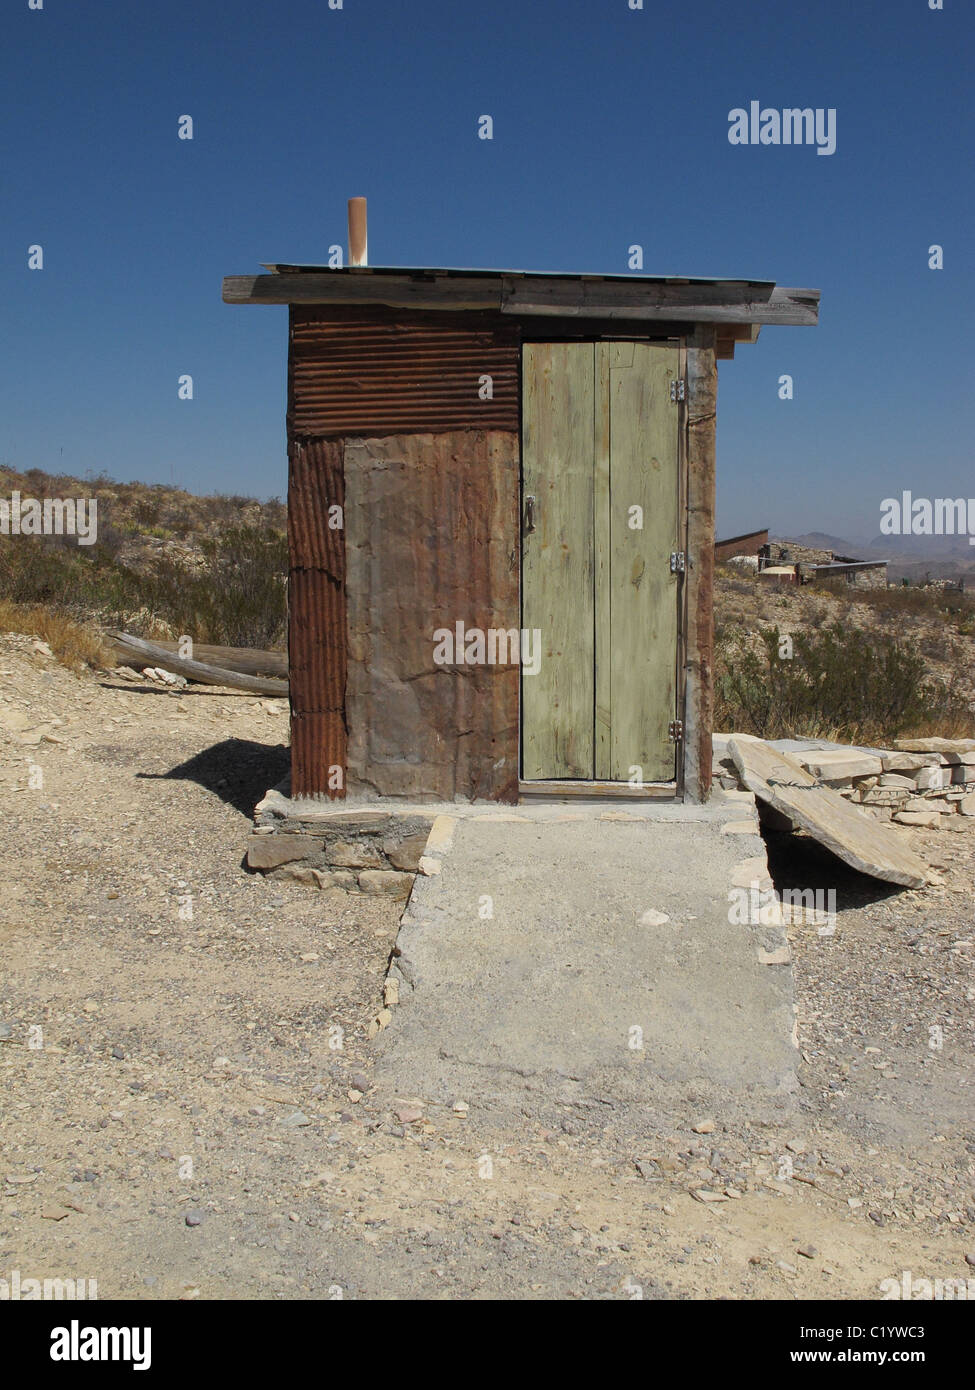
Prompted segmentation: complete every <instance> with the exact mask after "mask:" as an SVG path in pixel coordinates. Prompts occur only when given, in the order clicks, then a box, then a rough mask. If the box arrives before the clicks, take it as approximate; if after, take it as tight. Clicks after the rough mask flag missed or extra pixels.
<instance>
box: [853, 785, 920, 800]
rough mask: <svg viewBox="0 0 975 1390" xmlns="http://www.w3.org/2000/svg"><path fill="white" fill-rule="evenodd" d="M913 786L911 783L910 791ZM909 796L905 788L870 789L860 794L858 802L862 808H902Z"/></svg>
mask: <svg viewBox="0 0 975 1390" xmlns="http://www.w3.org/2000/svg"><path fill="white" fill-rule="evenodd" d="M913 790H914V784H913V782H912V783H911V791H913ZM909 796H910V792H909V791H908V790H907V788H906V787H870V788H868V790H867V791H865V792H862V793H861V795H860V801H861V803H862V804H863V805H864V806H903V804H904V802H905V801H906V800H907V798H908V797H909Z"/></svg>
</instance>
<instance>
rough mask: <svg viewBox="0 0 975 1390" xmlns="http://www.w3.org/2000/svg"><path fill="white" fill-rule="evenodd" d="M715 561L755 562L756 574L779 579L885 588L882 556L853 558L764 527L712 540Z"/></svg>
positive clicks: (748, 563)
mask: <svg viewBox="0 0 975 1390" xmlns="http://www.w3.org/2000/svg"><path fill="white" fill-rule="evenodd" d="M714 558H715V562H716V563H717V564H738V565H742V566H744V567H754V566H755V565H757V567H758V572H759V574H762V575H767V577H768V578H769V579H770V580H771V579H776V580H778V581H779V582H783V581H785V582H791V583H795V584H817V583H819V584H821V583H823V581H825V580H837V579H843V580H845V581H846V583H847V584H849V585H850V586H851V587H852V588H856V589H886V587H887V562H886V560H857V559H856V558H855V557H854V556H852V555H837V554H836V552H835V551H833V550H825V549H822V548H820V547H817V546H812V545H801V544H800V543H799V542H798V541H790V540H779V539H776V538H775V537H772V538H770V537H769V533H768V531H767V530H763V531H746V532H744V533H743V534H742V535H740V536H730V537H729V538H728V539H727V540H723V541H716V542H715V545H714Z"/></svg>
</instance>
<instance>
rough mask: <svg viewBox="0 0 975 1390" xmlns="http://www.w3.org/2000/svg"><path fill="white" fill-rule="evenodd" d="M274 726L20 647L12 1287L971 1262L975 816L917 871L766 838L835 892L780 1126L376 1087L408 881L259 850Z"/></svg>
mask: <svg viewBox="0 0 975 1390" xmlns="http://www.w3.org/2000/svg"><path fill="white" fill-rule="evenodd" d="M286 739H287V717H286V710H285V708H284V704H283V702H281V701H274V700H260V701H257V700H254V699H253V697H251V696H242V695H240V694H237V693H234V692H229V691H219V690H214V689H202V688H196V687H194V688H191V689H189V690H185V691H181V692H169V691H166V690H163V689H160V688H159V687H158V686H153V685H151V684H150V683H149V682H147V681H142V680H138V679H137V680H131V679H129V678H127V677H125V676H123V675H122V674H121V673H111V674H107V675H106V674H101V675H91V674H86V675H81V676H78V675H74V674H72V673H70V672H68V671H65V670H64V669H62V668H61V667H59V666H58V665H57V664H56V663H55V662H54V661H53V660H52V659H50V658H49V657H48V656H47V655H45V654H44V653H43V652H42V651H38V650H36V649H35V646H34V644H33V643H32V642H31V641H30V639H27V638H23V637H14V636H9V635H8V636H4V637H0V748H2V751H3V765H2V790H3V794H4V797H5V803H6V807H7V815H6V818H5V825H4V831H5V833H4V837H3V856H4V873H3V877H4V884H5V890H6V891H5V893H4V895H3V898H2V902H0V950H2V960H3V971H2V984H0V1069H2V1075H0V1096H2V1100H0V1105H2V1116H0V1126H2V1145H3V1156H2V1167H0V1278H5V1279H9V1277H10V1273H11V1271H13V1270H19V1272H20V1276H21V1278H22V1279H23V1278H27V1277H35V1278H44V1277H51V1278H53V1277H73V1278H89V1279H96V1280H97V1286H98V1293H99V1296H100V1297H102V1298H107V1297H121V1298H130V1299H156V1298H165V1299H180V1298H184V1299H185V1298H215V1299H226V1298H252V1299H263V1298H285V1299H297V1298H329V1297H331V1298H337V1297H359V1298H363V1297H366V1298H398V1299H406V1298H557V1299H580V1298H587V1299H588V1298H634V1297H639V1296H642V1297H644V1298H714V1297H726V1298H749V1299H751V1298H756V1299H777V1298H782V1299H793V1298H801V1297H809V1296H814V1297H825V1298H843V1297H853V1298H877V1297H878V1296H879V1292H878V1286H879V1283H880V1281H881V1280H883V1279H885V1278H889V1277H900V1274H901V1271H903V1270H905V1269H907V1270H910V1271H911V1272H912V1274H913V1275H914V1277H930V1278H936V1277H937V1278H948V1279H957V1278H965V1277H967V1276H968V1275H971V1276H972V1277H973V1280H975V1269H973V1268H972V1266H971V1265H970V1264H969V1263H966V1255H968V1256H971V1259H972V1260H973V1261H975V1232H973V1230H972V1222H973V1221H975V1120H973V1106H972V1084H971V1079H972V1056H973V1037H972V1008H971V1004H972V999H973V997H975V996H973V989H972V950H971V944H972V921H971V899H972V881H973V860H975V834H973V835H971V836H970V837H969V836H967V835H964V834H955V833H949V832H941V833H939V834H934V833H932V832H924V833H921V834H915V832H909V833H911V835H912V836H915V838H914V839H913V843H914V844H915V845H916V847H917V848H918V849H919V851H920V852H921V854H922V855H923V856H925V857H926V858H927V859H928V861H929V862H933V863H936V864H939V865H941V872H942V875H943V877H944V878H945V885H944V886H943V887H939V888H934V889H926V890H925V891H924V892H923V893H907V892H900V891H888V890H887V889H886V888H885V887H884V886H883V885H878V884H875V883H872V882H871V881H869V880H865V879H863V878H861V877H859V876H857V875H855V874H852V873H847V872H846V871H845V870H843V869H842V868H841V867H840V866H838V865H837V863H836V861H834V860H832V859H830V858H829V857H828V856H826V855H824V854H822V853H821V852H819V851H818V849H817V847H815V846H810V845H808V844H804V843H803V842H802V841H801V840H797V839H795V838H790V839H789V841H788V842H782V841H772V840H771V839H770V861H771V864H772V867H773V872H774V874H775V877H776V881H777V883H778V884H779V886H784V885H786V884H790V883H795V884H801V885H802V886H812V887H815V886H816V884H817V881H821V882H822V883H823V884H824V885H826V886H833V887H836V889H837V893H838V920H837V927H836V932H835V934H834V935H833V936H831V937H828V938H827V937H821V936H819V935H818V934H817V932H816V929H815V927H809V926H796V927H793V928H792V929H791V936H792V939H793V950H794V954H795V960H796V979H797V991H798V999H799V1010H800V1012H799V1027H800V1044H801V1049H802V1055H803V1065H802V1068H801V1079H802V1083H803V1084H802V1090H801V1095H800V1098H799V1102H798V1106H797V1110H796V1112H795V1114H794V1115H793V1117H792V1118H791V1120H790V1122H789V1124H788V1125H787V1126H783V1125H781V1124H776V1125H766V1126H762V1125H759V1124H757V1123H752V1124H748V1123H746V1122H744V1121H742V1120H740V1119H738V1118H732V1117H729V1116H722V1115H720V1114H718V1115H707V1114H702V1113H700V1112H699V1110H698V1109H697V1108H696V1107H695V1101H694V1097H693V1096H689V1097H688V1113H687V1116H686V1123H685V1124H682V1125H680V1126H678V1127H676V1128H675V1129H673V1130H672V1131H662V1130H660V1129H658V1128H655V1127H653V1126H650V1125H648V1124H647V1122H646V1117H645V1115H643V1114H642V1113H640V1114H638V1113H636V1112H633V1111H630V1110H627V1108H626V1107H624V1106H620V1105H615V1106H614V1105H612V1104H605V1105H601V1104H592V1105H576V1106H570V1105H566V1106H564V1107H561V1108H560V1109H558V1108H557V1109H555V1110H553V1108H552V1107H551V1106H550V1105H549V1106H546V1107H544V1108H543V1107H542V1106H541V1105H540V1107H539V1108H538V1110H533V1109H532V1108H531V1107H530V1106H526V1108H525V1109H526V1113H524V1114H523V1115H521V1116H520V1117H519V1118H517V1119H510V1118H509V1119H508V1120H507V1121H505V1122H504V1123H501V1122H500V1121H499V1120H498V1117H497V1116H496V1115H494V1114H493V1113H492V1112H490V1110H489V1109H488V1108H487V1107H486V1106H482V1104H481V1103H480V1100H479V1097H478V1095H477V1094H472V1095H470V1096H466V1097H464V1098H462V1101H463V1103H462V1104H460V1105H459V1106H458V1108H457V1109H456V1110H455V1109H454V1108H452V1107H451V1108H447V1107H436V1106H432V1105H430V1104H428V1103H427V1101H426V1100H425V1098H424V1097H422V1096H410V1095H403V1096H401V1097H398V1098H394V1099H393V1100H391V1101H388V1100H384V1101H383V1102H382V1103H380V1102H379V1101H378V1100H377V1099H376V1092H375V1091H374V1090H373V1088H372V1086H371V1076H370V1073H371V1069H372V1044H371V1043H370V1042H369V1041H368V1039H367V1027H368V1024H369V1021H370V1019H372V1018H373V1017H374V1016H375V1014H376V1013H377V1011H378V1009H379V1008H380V1007H381V1006H382V980H383V974H384V971H385V965H386V961H387V958H388V956H389V952H390V950H391V948H392V945H393V942H394V939H395V934H396V929H397V923H398V909H397V907H396V906H395V905H391V904H389V903H387V902H385V901H383V900H379V899H377V900H371V899H367V898H356V899H345V898H342V897H339V896H336V895H333V894H328V895H322V894H319V893H317V892H316V891H315V890H312V889H309V888H305V887H301V886H298V885H295V884H291V883H288V882H285V881H273V880H265V879H264V878H262V877H260V876H259V875H253V874H250V873H248V872H246V871H245V870H244V868H243V867H242V853H243V843H244V837H245V835H246V833H247V831H248V829H249V813H250V809H251V807H252V806H253V804H254V802H255V801H256V800H257V799H258V798H259V797H260V796H261V794H262V793H263V792H264V790H265V789H266V788H267V787H268V786H271V785H273V784H274V783H275V782H277V781H278V780H279V779H280V777H281V775H282V773H283V772H284V770H285V768H286V765H287V757H286V747H285V744H286ZM817 875H818V876H819V879H818V880H817ZM394 1026H395V1025H394ZM932 1030H934V1031H932ZM464 1105H466V1106H467V1109H466V1111H465V1109H464ZM695 1194H697V1195H695ZM972 1290H973V1293H975V1282H973V1285H972Z"/></svg>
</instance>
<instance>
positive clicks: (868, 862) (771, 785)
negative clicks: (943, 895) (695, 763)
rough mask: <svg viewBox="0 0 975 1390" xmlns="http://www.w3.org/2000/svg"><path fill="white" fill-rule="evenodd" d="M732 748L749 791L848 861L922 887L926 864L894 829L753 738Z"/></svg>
mask: <svg viewBox="0 0 975 1390" xmlns="http://www.w3.org/2000/svg"><path fill="white" fill-rule="evenodd" d="M728 747H729V751H730V752H731V756H732V757H733V758H734V760H735V766H736V767H737V768H738V772H739V774H740V776H741V778H742V780H743V782H744V783H745V786H746V787H747V788H748V790H749V791H751V792H753V793H754V794H755V795H756V796H758V797H761V799H762V800H763V801H767V802H768V803H769V804H770V805H771V806H773V807H775V809H776V810H777V811H781V812H782V813H783V815H787V816H788V817H789V818H790V819H791V820H792V821H793V822H795V823H796V824H797V825H799V826H800V827H801V828H802V829H803V830H805V831H807V833H808V834H810V835H812V836H813V838H814V839H816V840H818V841H819V842H820V843H821V844H823V845H825V846H826V848H827V849H829V850H832V852H833V853H834V854H835V855H837V856H838V857H839V858H840V859H842V860H843V862H844V863H846V864H849V865H851V867H852V868H854V869H858V870H859V871H860V872H861V873H865V874H870V875H871V876H872V877H874V878H881V879H884V880H886V881H887V882H889V883H900V884H903V885H904V886H905V887H908V888H923V887H924V884H925V882H926V880H927V869H926V867H925V865H924V864H923V863H922V862H921V860H920V859H919V858H918V856H917V855H916V854H915V853H914V852H913V851H912V850H911V849H909V848H908V847H907V846H906V845H905V844H904V843H903V841H902V840H901V839H900V837H899V836H898V835H897V833H896V832H895V831H892V830H890V829H888V828H887V827H886V826H885V825H883V824H881V823H880V822H878V821H876V820H874V819H873V818H872V817H869V816H866V815H864V813H863V812H862V811H861V810H859V809H858V808H857V807H856V806H854V805H852V804H851V803H850V802H848V801H844V799H843V797H841V796H840V795H839V794H838V793H837V792H835V791H833V790H832V789H831V788H829V787H823V786H818V785H817V783H816V782H815V781H814V779H813V778H812V777H811V776H810V774H809V773H808V772H807V771H806V769H805V768H803V767H801V766H800V764H799V763H797V762H796V761H795V760H794V759H793V758H791V757H789V756H788V755H787V754H785V753H778V752H776V751H775V750H774V749H772V748H769V747H768V745H767V744H765V743H762V742H753V741H751V740H744V739H742V740H739V739H737V738H733V739H732V740H731V741H730V743H729V745H728ZM934 751H937V750H934ZM878 762H879V759H878Z"/></svg>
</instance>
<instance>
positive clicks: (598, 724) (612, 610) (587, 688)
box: [522, 342, 681, 782]
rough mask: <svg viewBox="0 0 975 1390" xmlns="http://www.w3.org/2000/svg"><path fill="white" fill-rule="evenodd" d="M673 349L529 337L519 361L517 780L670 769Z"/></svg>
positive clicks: (675, 535) (647, 774)
mask: <svg viewBox="0 0 975 1390" xmlns="http://www.w3.org/2000/svg"><path fill="white" fill-rule="evenodd" d="M678 364H679V355H678V350H677V348H676V347H671V346H669V345H657V344H650V343H630V342H609V343H530V344H526V345H525V347H524V350H523V360H522V392H523V400H522V422H523V423H522V479H523V484H522V485H523V496H522V626H523V627H524V628H526V629H528V630H529V631H534V630H536V629H537V630H538V632H539V633H540V642H539V644H538V645H539V651H540V657H541V660H540V665H539V668H538V671H537V673H536V674H532V673H531V672H530V670H529V669H528V668H527V667H525V666H524V665H523V669H522V776H523V777H524V778H525V779H526V780H529V781H531V780H547V779H553V780H557V779H568V778H573V779H580V780H588V781H592V780H596V781H611V782H626V781H631V780H632V781H636V780H640V781H643V782H666V781H671V780H673V778H674V776H675V773H676V748H675V744H674V743H673V742H672V741H671V738H670V733H669V726H670V721H671V720H672V719H674V718H675V715H676V703H677V641H678V601H677V600H678V583H679V580H678V577H677V576H676V575H674V574H672V573H671V569H670V556H671V552H673V551H678V550H680V549H681V546H680V544H679V531H680V526H679V514H678V506H679V496H678V494H679V485H678V484H679V477H678V424H679V419H678V408H677V406H676V405H675V404H674V402H673V401H672V400H671V398H670V383H671V381H672V380H674V379H676V378H677V376H678Z"/></svg>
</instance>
